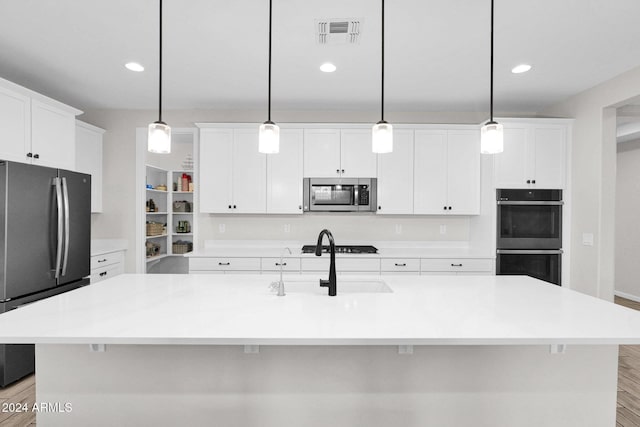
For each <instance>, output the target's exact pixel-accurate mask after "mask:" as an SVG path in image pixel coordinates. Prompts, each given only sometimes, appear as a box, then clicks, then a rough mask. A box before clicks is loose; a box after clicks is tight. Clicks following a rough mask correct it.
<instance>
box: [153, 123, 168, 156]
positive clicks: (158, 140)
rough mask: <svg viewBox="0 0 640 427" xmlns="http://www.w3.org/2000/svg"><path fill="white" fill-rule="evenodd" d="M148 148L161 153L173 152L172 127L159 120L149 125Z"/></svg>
mask: <svg viewBox="0 0 640 427" xmlns="http://www.w3.org/2000/svg"><path fill="white" fill-rule="evenodd" d="M147 150H149V152H151V153H159V154H167V153H170V152H171V128H170V127H169V126H168V125H167V124H166V123H164V122H160V121H158V122H153V123H151V124H150V125H149V135H148V137H147Z"/></svg>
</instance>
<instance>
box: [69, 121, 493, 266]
mask: <svg viewBox="0 0 640 427" xmlns="http://www.w3.org/2000/svg"><path fill="white" fill-rule="evenodd" d="M156 115H157V112H156V111H141V110H92V111H87V112H85V114H83V115H82V116H81V117H80V119H81V120H82V121H85V122H87V123H91V124H93V125H95V126H99V127H101V128H103V129H106V131H107V132H106V133H105V135H104V145H103V155H104V157H103V165H104V170H103V182H104V184H103V191H104V193H103V205H104V209H103V213H101V214H97V215H93V216H92V237H93V238H121V239H126V240H128V242H129V246H128V247H129V248H130V250H128V251H127V254H126V259H125V270H126V271H127V272H135V264H136V263H135V234H136V215H135V212H136V209H137V207H136V191H135V168H136V128H140V127H146V126H147V125H148V124H149V122H151V121H154V120H155V119H156ZM377 115H378V112H367V111H338V112H323V111H320V112H313V111H288V112H287V111H284V112H283V111H280V112H273V114H272V116H273V117H274V118H275V119H276V120H278V121H281V122H287V123H295V122H299V123H313V122H318V123H374V122H375V121H377ZM163 118H164V119H165V120H166V122H167V123H168V124H169V125H170V126H171V127H173V128H190V127H194V123H196V122H222V123H233V122H238V123H247V122H256V123H260V122H263V121H264V119H265V112H264V111H233V110H229V111H207V110H185V111H166V112H164V113H163ZM485 119H486V114H485V113H447V112H438V113H391V114H388V118H387V120H389V121H390V122H393V123H471V124H475V123H480V122H481V121H482V120H485ZM158 166H162V165H158ZM339 218H342V219H343V220H344V221H342V220H340V219H339ZM357 218H360V220H358V219H357ZM220 223H224V224H225V225H226V233H225V234H224V235H221V234H220V233H219V224H220ZM284 224H290V225H291V233H289V234H288V235H284V234H283V233H282V230H283V228H284ZM397 224H400V225H401V226H402V232H401V233H396V227H395V226H396V225H397ZM441 224H446V225H447V234H444V235H442V234H440V231H439V230H440V225H441ZM198 226H199V235H200V240H199V241H200V244H201V245H202V242H203V241H204V240H206V239H216V238H224V239H255V240H260V239H287V240H303V241H306V240H308V239H310V238H312V237H313V235H314V233H315V235H316V236H317V233H318V232H319V231H320V229H321V228H322V227H332V228H333V230H336V231H335V234H336V238H339V239H345V240H347V239H349V240H362V239H376V240H442V241H452V240H468V239H469V234H470V231H469V219H467V218H449V217H436V218H433V217H415V218H403V217H395V218H379V217H376V216H374V215H369V216H366V215H365V216H358V217H355V216H349V217H348V218H344V217H342V216H328V215H324V216H323V215H318V216H313V215H304V216H303V217H297V216H296V217H271V216H253V217H252V216H246V217H240V218H238V217H225V216H213V215H200V218H199V223H198Z"/></svg>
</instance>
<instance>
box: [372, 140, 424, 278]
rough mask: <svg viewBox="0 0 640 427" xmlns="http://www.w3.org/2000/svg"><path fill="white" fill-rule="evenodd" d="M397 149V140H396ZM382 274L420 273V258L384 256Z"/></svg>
mask: <svg viewBox="0 0 640 427" xmlns="http://www.w3.org/2000/svg"><path fill="white" fill-rule="evenodd" d="M393 145H394V150H395V141H394V144H393ZM380 271H381V272H382V274H404V273H406V274H419V273H420V259H419V258H382V259H380Z"/></svg>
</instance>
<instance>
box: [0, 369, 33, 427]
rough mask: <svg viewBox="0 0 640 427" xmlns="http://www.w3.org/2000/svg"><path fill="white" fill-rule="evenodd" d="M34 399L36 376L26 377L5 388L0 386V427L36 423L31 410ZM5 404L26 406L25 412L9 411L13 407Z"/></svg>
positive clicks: (19, 426)
mask: <svg viewBox="0 0 640 427" xmlns="http://www.w3.org/2000/svg"><path fill="white" fill-rule="evenodd" d="M35 401H36V377H35V375H29V376H28V377H26V378H24V379H22V380H20V381H18V382H16V383H13V384H11V385H10V386H8V387H6V388H0V426H2V427H26V426H35V425H36V414H35V412H31V409H32V408H33V404H34V403H35ZM7 404H19V405H16V406H18V407H20V408H24V407H25V406H26V408H28V410H27V411H26V412H19V411H18V412H10V411H7V412H5V410H7V409H9V410H14V407H12V406H9V405H7Z"/></svg>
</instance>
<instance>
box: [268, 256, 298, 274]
mask: <svg viewBox="0 0 640 427" xmlns="http://www.w3.org/2000/svg"><path fill="white" fill-rule="evenodd" d="M278 264H280V258H262V271H280V266H279V265H278ZM282 271H300V258H284V259H283V260H282Z"/></svg>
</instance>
